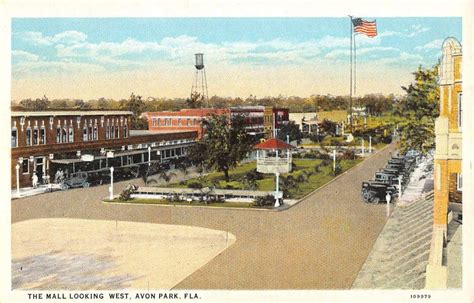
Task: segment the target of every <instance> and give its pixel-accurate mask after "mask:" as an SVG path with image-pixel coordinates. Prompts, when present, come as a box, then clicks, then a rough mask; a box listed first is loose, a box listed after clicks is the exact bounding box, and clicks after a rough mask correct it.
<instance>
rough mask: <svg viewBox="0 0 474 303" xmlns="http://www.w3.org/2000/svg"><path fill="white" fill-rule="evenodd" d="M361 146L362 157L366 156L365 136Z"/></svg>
mask: <svg viewBox="0 0 474 303" xmlns="http://www.w3.org/2000/svg"><path fill="white" fill-rule="evenodd" d="M361 147H362V157H364V155H365V151H364V138H362V145H361Z"/></svg>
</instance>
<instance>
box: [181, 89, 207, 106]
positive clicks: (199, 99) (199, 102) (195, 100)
mask: <svg viewBox="0 0 474 303" xmlns="http://www.w3.org/2000/svg"><path fill="white" fill-rule="evenodd" d="M204 101H205V100H204V96H201V94H200V93H198V92H192V93H191V97H190V98H188V99H186V105H187V106H188V107H190V108H201V107H203V106H204Z"/></svg>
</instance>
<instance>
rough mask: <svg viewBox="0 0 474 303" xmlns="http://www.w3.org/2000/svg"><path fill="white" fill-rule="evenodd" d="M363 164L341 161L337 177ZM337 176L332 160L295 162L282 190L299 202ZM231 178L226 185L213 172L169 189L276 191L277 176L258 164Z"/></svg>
mask: <svg viewBox="0 0 474 303" xmlns="http://www.w3.org/2000/svg"><path fill="white" fill-rule="evenodd" d="M360 161H361V160H360V159H355V160H354V159H342V160H338V161H337V165H336V173H337V174H340V173H342V172H344V171H346V170H347V169H349V168H351V167H352V166H354V165H355V164H357V163H359V162H360ZM335 175H336V174H335V173H334V171H333V163H332V161H331V160H329V159H325V160H322V159H294V160H293V170H292V171H291V172H290V173H286V174H282V175H281V177H280V189H281V190H282V191H283V192H284V195H285V198H290V199H299V198H302V197H304V196H305V195H307V194H308V193H310V192H312V191H313V190H315V189H317V188H319V187H320V186H322V185H324V184H325V183H327V182H329V181H330V180H331V179H333V178H334V177H335ZM229 178H230V179H229V181H225V177H224V173H222V172H213V173H210V174H206V175H202V176H201V177H197V178H192V179H189V180H187V181H181V182H178V183H171V184H168V185H167V186H169V187H182V188H204V187H212V188H220V189H239V190H259V191H274V190H275V175H273V174H261V173H258V172H257V171H256V162H255V161H253V162H248V163H244V164H241V165H239V166H237V167H235V168H233V169H231V170H230V171H229Z"/></svg>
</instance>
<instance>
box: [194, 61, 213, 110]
mask: <svg viewBox="0 0 474 303" xmlns="http://www.w3.org/2000/svg"><path fill="white" fill-rule="evenodd" d="M195 57H196V64H195V65H194V66H195V67H196V75H195V76H194V80H193V86H192V88H191V98H192V97H193V95H195V94H199V96H200V97H202V99H203V103H204V105H206V106H207V105H208V96H209V94H208V93H207V79H206V69H205V67H204V54H202V53H198V54H195Z"/></svg>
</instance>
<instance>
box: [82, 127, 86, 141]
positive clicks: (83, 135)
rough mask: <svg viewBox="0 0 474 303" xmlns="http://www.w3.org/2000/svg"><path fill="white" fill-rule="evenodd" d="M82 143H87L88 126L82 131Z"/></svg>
mask: <svg viewBox="0 0 474 303" xmlns="http://www.w3.org/2000/svg"><path fill="white" fill-rule="evenodd" d="M82 141H87V126H84V128H83V129H82Z"/></svg>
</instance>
